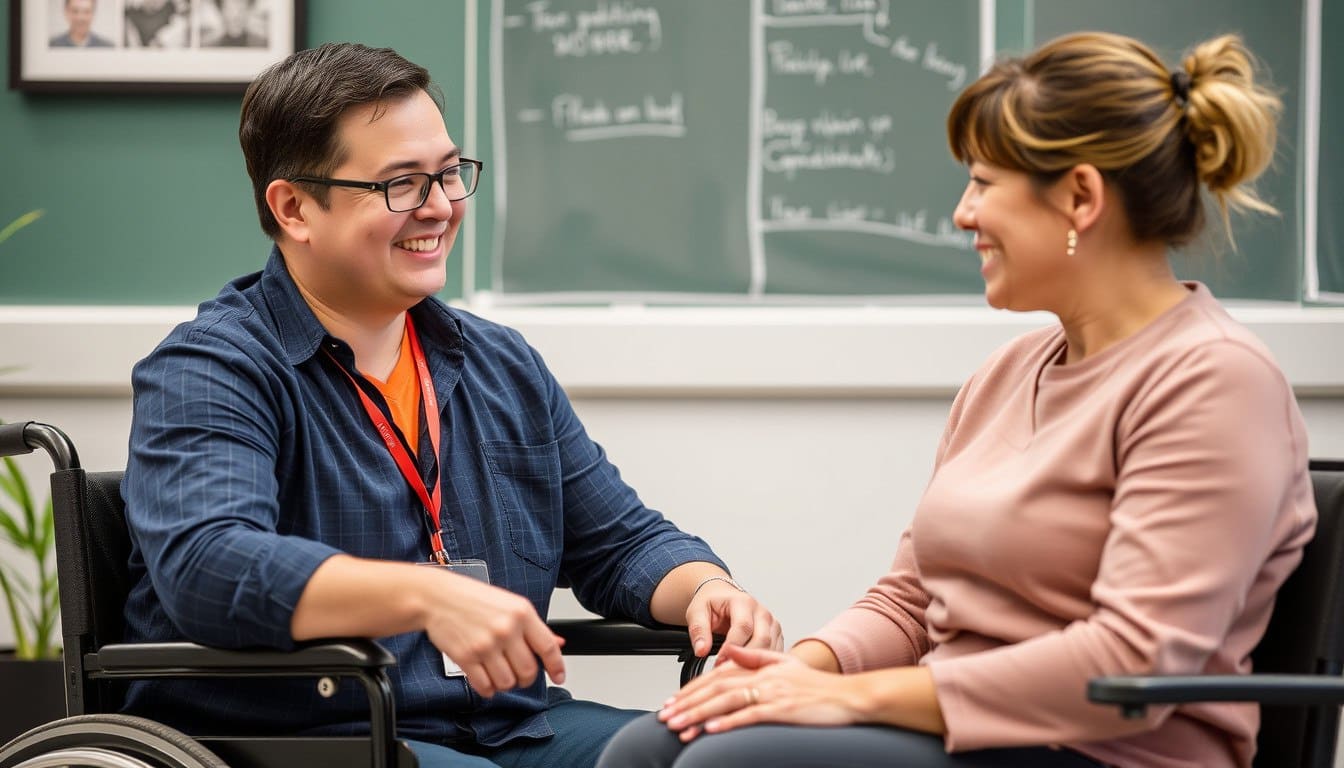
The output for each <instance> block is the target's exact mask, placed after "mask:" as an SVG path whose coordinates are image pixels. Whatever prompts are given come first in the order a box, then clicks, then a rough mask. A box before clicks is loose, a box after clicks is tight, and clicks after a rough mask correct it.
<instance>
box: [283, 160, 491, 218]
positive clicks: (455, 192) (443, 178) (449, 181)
mask: <svg viewBox="0 0 1344 768" xmlns="http://www.w3.org/2000/svg"><path fill="white" fill-rule="evenodd" d="M484 168H485V163H482V162H481V161H480V160H468V159H467V158H465V157H464V158H462V159H461V162H459V163H456V164H454V165H450V166H448V167H447V168H444V169H443V170H442V171H439V172H438V173H407V174H403V175H401V176H398V177H396V178H395V179H388V180H387V181H352V180H350V179H328V178H325V177H322V176H295V177H294V178H292V179H289V181H292V182H304V183H306V184H325V185H327V186H329V187H354V188H355V189H367V190H376V191H378V192H382V193H383V200H385V201H386V202H387V210H389V211H392V212H393V213H404V212H406V211H414V210H415V209H416V208H419V207H420V206H422V205H424V204H425V201H426V200H428V199H429V189H430V185H431V184H434V183H435V182H437V183H438V185H439V187H440V188H441V189H443V193H444V194H445V195H447V196H448V200H449V202H456V201H458V200H465V199H466V198H468V197H471V193H472V192H475V191H476V182H478V181H480V178H481V171H482V170H484Z"/></svg>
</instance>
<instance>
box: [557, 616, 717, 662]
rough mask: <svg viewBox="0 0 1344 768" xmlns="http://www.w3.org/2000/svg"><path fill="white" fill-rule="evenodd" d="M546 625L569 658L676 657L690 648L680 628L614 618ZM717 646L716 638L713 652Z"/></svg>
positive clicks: (575, 620) (570, 620)
mask: <svg viewBox="0 0 1344 768" xmlns="http://www.w3.org/2000/svg"><path fill="white" fill-rule="evenodd" d="M547 625H548V626H550V628H551V631H552V632H554V633H555V634H557V635H559V636H561V637H563V638H564V639H565V648H564V652H565V653H566V654H569V655H572V656H607V655H628V656H676V655H679V654H681V653H683V652H685V651H687V650H689V649H690V646H691V638H690V636H689V635H688V634H687V633H686V629H685V628H684V627H671V626H669V627H659V628H657V629H650V628H648V627H642V626H640V625H638V624H635V623H634V622H630V621H617V620H615V619H551V620H550V621H549V622H547ZM718 645H719V643H718V639H717V638H716V642H715V644H714V648H715V650H718Z"/></svg>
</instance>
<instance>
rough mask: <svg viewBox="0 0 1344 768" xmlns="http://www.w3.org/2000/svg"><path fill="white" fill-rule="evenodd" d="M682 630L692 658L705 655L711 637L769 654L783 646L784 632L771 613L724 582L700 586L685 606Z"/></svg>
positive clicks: (754, 599) (709, 645) (718, 580)
mask: <svg viewBox="0 0 1344 768" xmlns="http://www.w3.org/2000/svg"><path fill="white" fill-rule="evenodd" d="M686 628H687V630H688V631H689V632H690V635H691V647H692V648H694V649H695V655H696V656H704V655H706V654H708V653H709V649H710V647H711V645H712V644H713V639H714V638H713V636H714V635H715V634H720V635H723V643H724V645H740V646H744V647H747V648H767V649H769V650H772V651H778V650H780V649H782V648H783V647H784V632H783V630H782V629H781V628H780V626H779V622H778V621H776V620H775V617H774V614H772V613H770V611H768V610H766V607H765V606H763V605H761V604H760V603H759V602H757V600H756V598H754V597H752V596H751V595H750V594H748V593H747V592H744V591H742V590H741V589H738V588H737V587H736V586H733V582H729V581H727V580H720V579H713V580H711V581H707V582H705V583H704V584H703V585H701V587H700V589H699V590H698V591H697V592H696V593H695V596H694V597H692V598H691V602H690V605H688V606H686Z"/></svg>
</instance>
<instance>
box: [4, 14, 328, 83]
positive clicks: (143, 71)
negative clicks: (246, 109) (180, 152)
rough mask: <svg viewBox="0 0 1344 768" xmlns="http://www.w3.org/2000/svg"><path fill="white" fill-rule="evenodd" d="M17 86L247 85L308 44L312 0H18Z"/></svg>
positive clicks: (12, 60)
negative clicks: (306, 35)
mask: <svg viewBox="0 0 1344 768" xmlns="http://www.w3.org/2000/svg"><path fill="white" fill-rule="evenodd" d="M9 9H10V14H9V87H10V89H11V90H19V91H26V92H30V93H242V92H243V91H244V90H245V89H246V88H247V85H248V83H250V82H251V81H252V79H253V78H255V77H256V76H257V74H259V73H260V72H261V71H262V70H263V69H265V68H266V67H267V66H269V65H271V64H273V63H274V62H276V61H279V60H280V59H283V58H284V57H286V56H288V55H289V54H291V53H293V52H294V51H296V50H298V49H299V48H301V47H302V44H303V36H304V21H305V19H306V18H307V14H306V13H305V0H10V3H9Z"/></svg>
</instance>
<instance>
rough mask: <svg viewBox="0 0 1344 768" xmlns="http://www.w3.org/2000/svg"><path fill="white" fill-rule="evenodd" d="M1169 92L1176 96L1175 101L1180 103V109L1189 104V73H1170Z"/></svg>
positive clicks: (1180, 70) (1178, 71)
mask: <svg viewBox="0 0 1344 768" xmlns="http://www.w3.org/2000/svg"><path fill="white" fill-rule="evenodd" d="M1171 90H1172V91H1173V92H1174V93H1175V94H1176V101H1177V102H1179V103H1180V105H1181V108H1182V109H1184V108H1185V105H1186V104H1188V103H1189V102H1190V73H1189V72H1186V71H1185V70H1184V69H1178V70H1176V71H1175V72H1172V73H1171Z"/></svg>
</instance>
